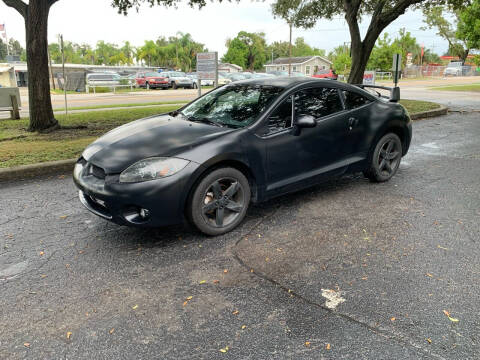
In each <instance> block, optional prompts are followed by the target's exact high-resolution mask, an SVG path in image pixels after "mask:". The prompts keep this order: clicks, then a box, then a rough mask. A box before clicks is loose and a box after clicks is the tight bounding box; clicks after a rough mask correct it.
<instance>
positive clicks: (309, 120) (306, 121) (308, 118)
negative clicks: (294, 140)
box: [295, 115, 317, 128]
mask: <svg viewBox="0 0 480 360" xmlns="http://www.w3.org/2000/svg"><path fill="white" fill-rule="evenodd" d="M295 125H297V127H299V128H313V127H315V126H317V121H316V120H315V118H314V117H313V116H312V115H300V116H299V117H298V118H297V119H296V122H295Z"/></svg>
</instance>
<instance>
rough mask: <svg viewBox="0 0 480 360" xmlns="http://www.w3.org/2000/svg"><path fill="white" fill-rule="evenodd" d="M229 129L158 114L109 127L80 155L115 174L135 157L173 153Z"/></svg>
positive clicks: (205, 140)
mask: <svg viewBox="0 0 480 360" xmlns="http://www.w3.org/2000/svg"><path fill="white" fill-rule="evenodd" d="M231 131H233V129H230V128H221V127H217V126H212V125H207V124H201V123H193V122H190V121H186V120H183V119H182V118H179V117H172V116H170V115H158V116H153V117H149V118H145V119H140V120H137V121H134V122H131V123H128V124H125V125H122V126H120V127H118V128H116V129H113V130H111V131H110V132H108V133H106V134H105V135H103V136H102V137H100V138H98V139H97V140H96V141H94V142H93V143H92V144H90V145H89V146H88V147H87V148H86V149H85V150H84V152H83V154H82V156H83V158H84V159H85V160H87V161H89V162H91V163H93V164H95V165H96V166H99V167H101V168H103V169H104V170H105V172H106V173H107V174H116V173H120V172H122V171H123V170H125V169H126V168H127V167H129V166H130V165H132V164H133V163H135V162H137V161H139V160H142V159H145V158H149V157H153V156H165V157H168V156H177V155H179V154H180V153H182V152H183V151H185V150H188V149H191V148H192V147H194V146H196V145H199V144H202V143H204V142H207V141H211V140H213V139H215V138H217V137H218V136H221V135H222V134H225V133H228V132H231ZM187 160H190V159H187Z"/></svg>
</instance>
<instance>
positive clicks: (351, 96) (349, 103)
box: [343, 91, 370, 110]
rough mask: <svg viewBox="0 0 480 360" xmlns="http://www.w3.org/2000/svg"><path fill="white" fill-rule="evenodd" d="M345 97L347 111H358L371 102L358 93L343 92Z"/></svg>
mask: <svg viewBox="0 0 480 360" xmlns="http://www.w3.org/2000/svg"><path fill="white" fill-rule="evenodd" d="M343 95H344V97H345V107H346V109H347V110H352V109H356V108H358V107H360V106H363V105H365V104H368V103H369V102H370V100H368V99H367V98H365V97H364V96H362V95H360V94H357V93H356V92H350V91H343Z"/></svg>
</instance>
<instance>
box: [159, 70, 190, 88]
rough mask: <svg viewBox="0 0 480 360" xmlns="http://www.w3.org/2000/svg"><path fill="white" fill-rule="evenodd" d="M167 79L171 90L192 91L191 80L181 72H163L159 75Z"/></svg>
mask: <svg viewBox="0 0 480 360" xmlns="http://www.w3.org/2000/svg"><path fill="white" fill-rule="evenodd" d="M159 75H160V76H163V77H164V78H167V79H168V82H169V84H170V87H171V88H172V89H177V88H184V89H193V80H192V79H190V78H189V77H188V76H187V75H186V74H185V73H184V72H181V71H163V72H161V73H160V74H159Z"/></svg>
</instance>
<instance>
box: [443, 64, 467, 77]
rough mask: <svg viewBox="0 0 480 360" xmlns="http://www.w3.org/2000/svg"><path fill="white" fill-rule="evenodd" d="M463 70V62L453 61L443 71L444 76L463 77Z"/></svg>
mask: <svg viewBox="0 0 480 360" xmlns="http://www.w3.org/2000/svg"><path fill="white" fill-rule="evenodd" d="M462 70H463V64H462V62H461V61H452V62H451V63H450V64H448V66H447V67H446V68H445V70H443V76H461V75H462Z"/></svg>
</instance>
